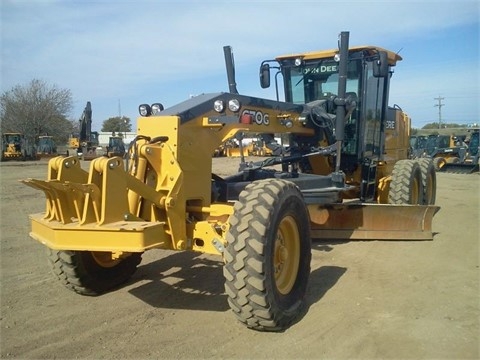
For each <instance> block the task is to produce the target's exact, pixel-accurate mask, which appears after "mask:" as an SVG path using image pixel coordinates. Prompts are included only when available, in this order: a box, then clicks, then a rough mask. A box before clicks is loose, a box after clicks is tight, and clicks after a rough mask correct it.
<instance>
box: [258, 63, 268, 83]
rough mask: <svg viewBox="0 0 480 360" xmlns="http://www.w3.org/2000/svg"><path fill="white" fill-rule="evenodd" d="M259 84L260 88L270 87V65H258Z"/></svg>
mask: <svg viewBox="0 0 480 360" xmlns="http://www.w3.org/2000/svg"><path fill="white" fill-rule="evenodd" d="M260 86H261V87H262V89H266V88H269V87H270V65H268V64H262V65H261V66H260Z"/></svg>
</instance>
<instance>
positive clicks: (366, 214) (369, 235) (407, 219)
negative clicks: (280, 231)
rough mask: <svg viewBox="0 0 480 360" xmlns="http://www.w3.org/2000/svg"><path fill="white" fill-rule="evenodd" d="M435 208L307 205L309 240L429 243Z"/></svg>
mask: <svg viewBox="0 0 480 360" xmlns="http://www.w3.org/2000/svg"><path fill="white" fill-rule="evenodd" d="M439 209H440V207H438V206H434V205H384V204H364V203H356V202H352V203H344V204H335V205H331V206H316V205H309V206H308V210H309V213H310V221H311V235H312V238H317V239H328V240H331V239H342V240H432V239H433V235H434V234H433V232H432V222H433V216H434V215H435V213H436V212H437V211H438V210H439Z"/></svg>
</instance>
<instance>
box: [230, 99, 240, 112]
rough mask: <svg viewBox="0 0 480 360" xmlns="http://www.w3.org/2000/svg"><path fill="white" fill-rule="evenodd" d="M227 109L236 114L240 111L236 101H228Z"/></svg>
mask: <svg viewBox="0 0 480 360" xmlns="http://www.w3.org/2000/svg"><path fill="white" fill-rule="evenodd" d="M228 108H229V109H230V111H233V112H237V111H238V110H240V101H238V100H237V99H232V100H229V101H228Z"/></svg>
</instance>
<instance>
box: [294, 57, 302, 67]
mask: <svg viewBox="0 0 480 360" xmlns="http://www.w3.org/2000/svg"><path fill="white" fill-rule="evenodd" d="M302 64H303V60H302V58H296V59H295V66H300V65H302Z"/></svg>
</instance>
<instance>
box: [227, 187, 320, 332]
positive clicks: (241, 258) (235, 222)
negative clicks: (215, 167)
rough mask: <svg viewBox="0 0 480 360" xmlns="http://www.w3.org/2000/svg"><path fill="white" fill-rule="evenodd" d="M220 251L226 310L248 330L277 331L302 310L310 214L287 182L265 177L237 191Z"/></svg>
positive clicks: (308, 272) (297, 192)
mask: <svg viewBox="0 0 480 360" xmlns="http://www.w3.org/2000/svg"><path fill="white" fill-rule="evenodd" d="M229 222H230V230H229V232H228V233H227V242H228V244H227V246H226V249H225V252H224V258H225V266H224V276H225V291H226V293H227V296H228V303H229V305H230V308H231V309H232V311H233V312H234V313H235V315H236V316H237V318H238V320H240V321H241V322H242V323H244V324H245V325H246V326H247V327H249V328H252V329H255V330H260V331H281V330H284V329H286V328H287V327H289V326H290V325H291V324H292V323H293V322H294V321H296V320H297V319H298V318H299V317H300V315H301V313H302V312H303V309H304V308H305V293H306V289H307V283H308V277H309V275H310V260H311V242H310V229H309V216H308V211H307V209H306V206H305V203H304V200H303V197H302V194H301V192H300V190H299V189H298V188H297V187H296V186H295V185H294V184H293V183H291V182H288V181H284V180H279V179H266V180H260V181H256V182H253V183H252V184H250V185H248V186H247V187H246V188H245V190H244V191H242V192H241V193H240V196H239V200H238V202H237V203H236V204H235V206H234V213H233V215H232V216H230V219H229Z"/></svg>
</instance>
